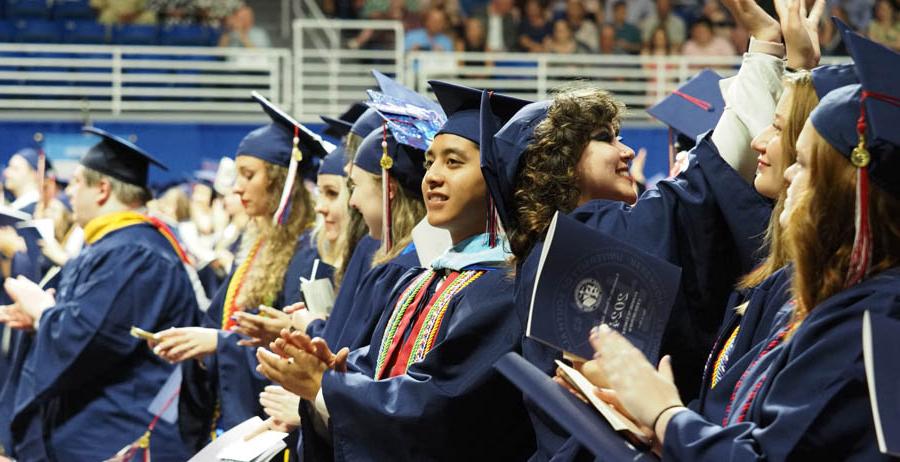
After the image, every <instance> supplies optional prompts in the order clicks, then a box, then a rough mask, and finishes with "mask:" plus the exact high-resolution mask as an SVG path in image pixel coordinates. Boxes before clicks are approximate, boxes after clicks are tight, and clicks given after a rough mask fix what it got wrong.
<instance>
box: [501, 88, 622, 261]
mask: <svg viewBox="0 0 900 462" xmlns="http://www.w3.org/2000/svg"><path fill="white" fill-rule="evenodd" d="M623 111H624V107H623V106H622V105H621V103H619V102H617V101H616V100H615V99H613V97H612V95H610V94H609V93H608V92H606V91H604V90H601V89H600V88H598V87H595V86H591V85H586V84H584V83H580V84H576V85H574V86H569V87H566V88H563V89H561V90H560V91H559V92H558V93H557V94H556V95H555V96H554V98H553V103H552V104H551V105H550V108H549V109H548V111H547V118H546V119H544V120H543V121H542V122H541V123H539V124H538V125H537V126H536V127H535V129H534V140H533V141H532V142H531V143H530V144H529V145H528V147H527V148H525V152H524V153H523V154H522V160H521V162H520V165H519V172H518V175H517V178H516V187H515V191H514V193H513V209H514V210H515V213H514V217H513V221H514V223H512V224H511V225H510V226H509V228H510V229H507V230H506V231H507V234H508V238H509V243H510V248H511V250H512V253H513V255H514V256H515V259H516V260H522V259H524V258H525V256H526V255H528V252H530V251H531V248H532V247H533V246H534V243H535V242H536V241H537V240H538V239H541V238H543V236H544V233H545V232H546V231H547V226H548V225H549V224H550V220H551V218H552V217H553V214H554V213H555V212H556V211H557V210H561V211H563V212H566V213H568V212H571V211H572V210H574V209H575V207H577V206H578V198H579V197H580V196H581V191H580V190H579V189H578V174H577V172H576V166H577V165H578V161H579V160H581V154H582V152H583V151H584V148H585V146H587V144H588V143H589V142H590V140H591V136H592V135H593V134H594V133H595V132H596V131H597V129H599V128H601V127H609V126H611V127H612V129H613V130H615V131H618V129H619V117H620V115H621V113H622V112H623Z"/></svg>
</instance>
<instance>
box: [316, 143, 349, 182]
mask: <svg viewBox="0 0 900 462" xmlns="http://www.w3.org/2000/svg"><path fill="white" fill-rule="evenodd" d="M345 164H346V159H345V158H344V147H343V146H338V147H337V148H336V149H335V150H334V151H331V152H330V153H329V154H328V155H327V156H325V158H324V159H322V164H321V165H319V175H338V176H347V172H346V171H344V165H345Z"/></svg>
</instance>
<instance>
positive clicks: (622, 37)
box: [601, 0, 643, 54]
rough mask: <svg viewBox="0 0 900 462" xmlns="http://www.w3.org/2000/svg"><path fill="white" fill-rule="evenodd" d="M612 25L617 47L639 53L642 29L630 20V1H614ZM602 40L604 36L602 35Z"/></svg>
mask: <svg viewBox="0 0 900 462" xmlns="http://www.w3.org/2000/svg"><path fill="white" fill-rule="evenodd" d="M612 4H613V9H612V12H613V13H612V26H613V27H614V29H615V40H616V44H615V48H617V49H620V50H623V51H624V52H626V53H631V54H637V53H640V52H641V45H642V43H643V40H642V39H641V30H640V29H638V28H637V26H635V25H634V24H632V23H630V22H628V3H626V2H625V0H618V1H615V2H612ZM601 40H602V37H601Z"/></svg>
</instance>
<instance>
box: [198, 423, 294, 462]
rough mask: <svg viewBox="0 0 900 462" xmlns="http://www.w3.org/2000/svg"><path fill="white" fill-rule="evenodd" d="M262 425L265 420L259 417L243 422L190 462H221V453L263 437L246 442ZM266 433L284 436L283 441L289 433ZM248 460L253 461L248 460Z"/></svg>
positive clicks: (207, 446)
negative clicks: (247, 437)
mask: <svg viewBox="0 0 900 462" xmlns="http://www.w3.org/2000/svg"><path fill="white" fill-rule="evenodd" d="M262 425H263V420H262V419H260V418H259V417H256V416H254V417H251V418H249V419H247V420H245V421H243V422H241V423H240V424H239V425H237V426H235V427H234V428H232V429H231V430H228V431H227V432H225V433H223V434H222V435H221V436H219V437H218V438H216V440H215V441H213V442H212V443H209V444H208V445H206V447H205V448H203V449H202V450H201V451H200V452H198V453H197V454H196V455H195V456H194V457H191V459H190V460H189V461H188V462H219V461H220V460H221V459H220V455H221V454H220V453H222V452H224V451H225V450H226V449H228V450H230V449H231V446H232V445H244V444H245V443H252V442H254V440H256V439H257V438H258V437H259V436H261V435H259V436H257V438H253V439H251V440H250V441H247V442H245V441H244V437H245V436H247V435H249V434H251V433H253V432H254V431H255V430H257V429H259V427H260V426H262ZM266 433H276V434H280V435H283V436H281V438H282V439H284V437H286V436H287V433H280V432H272V431H267V432H265V433H263V434H262V435H265V434H266ZM267 438H268V437H267ZM281 444H282V445H284V442H283V441H282V442H281ZM283 447H284V446H282V448H283ZM278 451H280V449H278V450H276V451H275V452H278ZM225 455H231V454H230V453H226V454H225ZM257 455H259V454H257ZM248 460H252V459H248Z"/></svg>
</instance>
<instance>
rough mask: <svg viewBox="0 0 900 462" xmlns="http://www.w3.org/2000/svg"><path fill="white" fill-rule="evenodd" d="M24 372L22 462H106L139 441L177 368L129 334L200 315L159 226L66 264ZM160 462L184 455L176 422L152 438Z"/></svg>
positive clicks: (116, 238)
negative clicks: (154, 402) (150, 408)
mask: <svg viewBox="0 0 900 462" xmlns="http://www.w3.org/2000/svg"><path fill="white" fill-rule="evenodd" d="M56 300H57V303H56V305H55V306H54V307H52V308H50V309H48V310H46V311H45V312H44V314H43V316H42V318H41V321H40V328H39V330H38V331H37V332H36V333H35V334H34V339H33V342H34V343H33V345H32V346H31V349H30V352H29V353H28V356H27V359H26V360H25V363H24V365H23V367H22V371H21V377H20V379H19V385H18V387H17V390H16V398H15V411H14V417H13V423H12V434H13V439H14V441H15V453H16V457H18V458H19V459H21V460H60V461H68V460H103V459H105V458H108V457H110V456H112V455H114V454H115V453H116V452H117V451H118V450H119V449H121V448H122V447H124V446H125V445H127V444H129V443H131V442H133V441H134V440H136V439H137V438H138V437H140V436H141V435H142V434H143V433H144V432H145V431H146V430H147V426H148V425H149V423H150V421H151V420H152V419H153V415H152V414H150V412H149V411H148V410H147V408H148V406H149V404H150V402H151V401H152V400H153V399H154V397H155V396H156V394H157V393H158V392H159V390H160V388H161V387H162V385H163V383H164V382H165V380H166V379H167V378H168V377H169V375H170V374H171V372H172V370H173V366H172V365H170V364H168V363H166V362H165V361H164V360H162V359H160V358H159V357H157V356H156V355H154V354H153V352H152V351H150V349H149V348H147V345H146V344H145V343H144V342H143V341H141V340H138V339H135V338H133V337H131V336H130V335H128V331H129V329H130V328H131V326H139V327H141V328H143V329H145V330H149V331H158V330H162V329H166V328H169V327H173V326H184V325H190V324H192V323H193V322H195V316H196V314H197V312H198V307H197V304H196V298H195V297H194V292H193V290H192V287H191V282H190V279H189V278H188V275H187V273H186V272H185V269H184V266H183V263H182V262H181V260H180V259H179V257H178V255H177V254H176V253H175V252H174V250H173V249H172V246H171V244H170V243H169V242H168V241H167V240H166V238H165V237H164V236H163V235H162V234H160V233H159V232H158V231H157V230H156V229H155V228H154V227H153V226H151V225H149V224H138V225H133V226H128V227H125V228H122V229H119V230H117V231H113V232H111V233H109V234H108V235H106V236H105V237H103V238H101V239H100V240H99V241H97V242H95V243H94V244H92V245H90V246H88V247H86V248H85V249H84V250H83V251H82V252H81V253H80V254H79V255H78V257H77V258H75V259H74V260H73V261H71V262H70V263H69V264H67V265H66V267H65V269H64V270H63V273H62V280H61V283H60V289H59V292H58V293H57V296H56ZM151 452H152V453H153V457H154V459H155V460H164V461H166V460H172V461H176V460H184V459H185V456H187V455H188V453H187V452H186V451H185V447H184V445H183V443H182V441H181V439H180V438H179V436H178V432H177V429H176V427H175V426H174V425H170V424H167V423H165V422H164V421H160V422H159V423H158V424H157V426H156V428H155V430H154V431H153V435H152V437H151Z"/></svg>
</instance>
